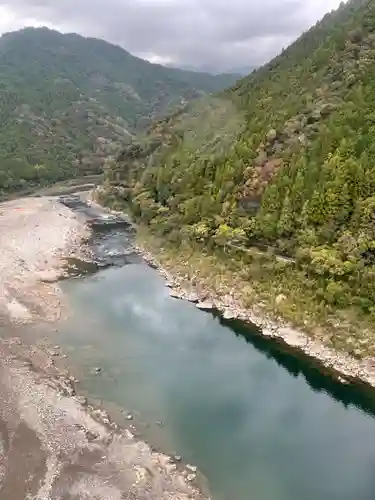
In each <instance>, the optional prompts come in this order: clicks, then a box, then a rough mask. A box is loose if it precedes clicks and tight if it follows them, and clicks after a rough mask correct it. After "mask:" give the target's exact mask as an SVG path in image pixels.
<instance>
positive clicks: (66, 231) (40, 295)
mask: <svg viewBox="0 0 375 500" xmlns="http://www.w3.org/2000/svg"><path fill="white" fill-rule="evenodd" d="M88 236H89V231H88V228H87V227H86V225H85V223H84V220H82V219H79V218H78V217H77V216H76V215H75V214H74V213H73V212H72V211H71V210H69V209H68V208H66V207H64V206H63V205H61V204H60V203H59V202H58V201H57V200H56V199H55V198H21V199H18V200H13V201H9V202H5V203H2V204H0V323H1V324H7V323H8V322H17V323H24V322H28V321H31V320H35V319H43V320H46V321H54V320H56V319H58V318H59V317H60V316H61V314H62V311H63V307H64V303H63V300H62V296H61V293H60V290H59V287H58V285H57V284H55V283H54V281H55V280H56V279H57V278H58V277H59V276H60V275H61V274H62V272H63V264H64V260H63V258H64V257H67V256H73V255H78V254H80V253H81V249H80V243H81V242H82V240H83V239H84V238H86V237H88Z"/></svg>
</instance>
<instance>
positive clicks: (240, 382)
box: [56, 227, 375, 500]
mask: <svg viewBox="0 0 375 500" xmlns="http://www.w3.org/2000/svg"><path fill="white" fill-rule="evenodd" d="M99 233H100V234H99ZM99 233H97V235H96V238H94V241H93V245H94V246H95V248H96V251H97V253H98V255H101V256H102V257H103V260H104V261H105V258H107V259H109V260H110V263H111V264H115V266H113V267H108V268H103V270H100V271H99V272H98V273H95V274H92V275H87V276H85V277H81V278H79V279H70V280H67V281H65V282H64V283H63V288H64V290H65V292H66V293H67V296H68V297H69V300H70V303H71V305H72V314H71V316H70V317H69V318H68V319H67V320H65V321H64V322H62V323H61V324H60V325H59V329H58V333H57V334H56V335H57V341H58V342H60V344H61V345H63V346H64V347H65V348H66V350H67V351H69V352H70V357H71V359H73V361H74V362H75V363H76V364H77V365H79V366H80V369H81V372H82V378H81V385H82V387H83V389H84V390H85V391H86V392H87V393H88V394H90V395H91V396H92V397H95V398H98V399H101V400H104V401H106V402H107V403H113V404H116V405H118V406H120V407H124V408H126V409H128V410H129V411H131V412H132V413H133V414H134V415H135V416H136V417H137V418H139V419H140V420H141V421H142V422H144V423H145V424H146V429H147V425H149V432H150V434H154V435H155V436H156V435H157V436H158V437H157V438H156V440H157V441H158V443H160V444H161V446H162V447H163V449H165V450H166V451H167V452H174V453H178V454H179V455H181V456H182V457H183V460H184V461H186V462H190V463H194V464H195V465H197V466H198V468H199V469H200V471H201V472H202V473H203V474H204V475H205V477H206V478H207V480H208V482H209V486H210V490H211V492H212V495H213V498H214V499H217V500H250V499H251V500H301V499H303V500H317V499H319V500H374V498H375V418H374V416H373V407H375V403H374V401H373V399H372V398H373V396H372V395H371V394H367V395H366V396H365V395H362V394H361V393H360V392H359V391H357V390H356V389H353V388H351V387H344V386H340V385H338V384H336V383H335V382H333V381H332V380H331V379H329V378H328V377H324V376H322V375H321V374H320V373H319V372H318V370H317V369H316V368H314V367H311V366H309V365H308V363H307V361H306V360H303V359H299V360H298V359H296V358H294V357H292V356H291V355H290V354H287V353H283V352H281V351H280V348H279V347H277V346H276V345H275V344H273V343H272V342H270V341H267V340H262V339H261V338H260V337H259V336H257V335H256V330H255V328H253V329H252V328H251V327H245V326H244V325H242V324H240V323H238V322H225V321H223V320H222V319H221V318H220V317H218V316H217V315H215V314H211V313H206V312H203V311H199V310H198V309H197V308H196V307H195V306H194V305H192V304H189V303H187V302H185V301H180V300H177V299H172V298H170V297H169V293H168V289H167V288H166V286H165V283H164V281H163V279H162V278H161V277H160V276H159V275H158V274H157V272H156V271H155V270H154V269H152V268H150V267H148V266H147V265H146V264H145V263H144V262H143V261H142V260H141V259H140V258H139V257H138V256H137V255H135V254H134V252H133V249H132V236H131V234H130V233H129V231H128V230H127V229H124V228H121V227H120V228H119V227H116V228H114V229H113V230H112V229H111V228H110V229H109V230H108V229H106V230H104V231H101V232H99ZM104 257H105V258H104ZM95 366H100V367H101V368H102V372H101V374H100V375H94V374H93V367H95ZM146 432H147V431H146Z"/></svg>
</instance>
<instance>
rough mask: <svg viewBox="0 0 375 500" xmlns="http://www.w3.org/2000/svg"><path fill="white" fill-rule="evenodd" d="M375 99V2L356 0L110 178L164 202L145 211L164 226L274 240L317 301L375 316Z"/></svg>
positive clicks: (182, 116)
mask: <svg viewBox="0 0 375 500" xmlns="http://www.w3.org/2000/svg"><path fill="white" fill-rule="evenodd" d="M374 103H375V1H374V0H352V1H350V2H348V3H347V4H342V5H341V6H340V7H339V9H338V10H337V11H335V12H332V13H331V14H328V15H326V16H325V17H324V18H323V20H322V21H321V22H319V23H318V24H317V25H316V26H314V27H313V28H312V29H311V30H309V31H308V32H306V33H305V34H303V35H302V36H301V37H300V38H299V39H298V40H297V41H296V42H295V43H293V44H292V45H291V46H290V47H289V48H287V49H286V50H284V51H283V52H282V53H281V54H280V55H279V56H278V57H276V58H275V59H274V60H273V61H271V62H270V63H269V64H267V65H266V66H264V67H263V68H261V69H259V70H258V71H255V72H253V73H252V74H251V75H250V76H249V77H246V78H244V79H242V80H240V81H239V82H238V83H237V84H236V85H235V86H234V87H232V88H230V89H228V90H226V91H225V92H222V93H221V94H217V95H216V96H215V97H212V98H209V99H207V98H205V99H201V100H198V101H196V102H194V103H192V104H190V105H188V106H186V107H185V108H184V109H183V110H180V111H179V112H176V113H174V114H172V115H170V116H169V117H167V118H166V119H164V120H162V121H159V122H157V123H156V124H155V125H154V126H153V127H152V129H151V130H150V132H149V133H148V135H147V136H146V137H145V138H144V140H143V141H141V142H140V143H139V149H140V153H139V154H138V156H137V157H136V158H131V159H129V158H127V159H125V160H124V159H123V158H120V159H119V161H118V162H117V163H116V167H114V168H113V169H112V171H108V172H107V179H109V180H112V181H113V180H114V177H113V172H114V171H116V175H117V176H118V177H119V178H120V179H124V178H126V179H127V180H129V179H130V186H131V189H132V193H133V195H134V196H135V197H136V198H139V197H146V198H147V200H148V204H149V205H151V206H152V208H153V210H152V214H151V212H150V208H149V207H146V210H145V211H144V210H143V208H142V206H141V205H140V204H139V203H138V204H137V210H136V214H137V216H138V217H139V218H140V220H146V221H147V222H150V225H151V227H152V228H153V231H156V232H159V233H162V234H163V235H164V236H165V235H168V234H173V240H174V241H180V240H189V241H193V240H196V241H198V242H199V243H202V242H204V243H205V244H206V245H207V244H210V245H212V244H215V245H216V246H218V247H219V246H220V247H227V246H228V245H234V246H236V245H239V246H242V247H249V248H250V247H254V246H260V247H268V248H269V247H272V248H273V250H274V252H275V253H276V254H280V253H281V254H283V253H284V254H286V256H288V257H290V258H292V259H293V260H294V262H295V270H296V273H299V274H298V276H303V280H306V281H304V283H308V284H309V285H308V286H309V287H311V290H312V291H311V294H312V295H313V296H315V297H316V301H317V304H318V305H319V307H324V304H325V305H327V306H334V307H336V308H354V309H356V311H357V312H358V313H359V314H362V313H365V314H373V313H374V311H375V309H374V307H375V292H374V290H375V288H374V285H375V111H374ZM150 142H152V143H153V144H154V147H153V149H152V150H151V149H150V147H149V146H148V145H149V144H150ZM125 151H126V150H125ZM161 207H163V209H162V210H160V209H161ZM150 217H151V219H150ZM177 233H178V234H179V236H178V237H176V234H177ZM295 276H297V274H295ZM259 279H262V277H259Z"/></svg>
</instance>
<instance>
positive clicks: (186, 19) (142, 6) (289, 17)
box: [0, 0, 340, 70]
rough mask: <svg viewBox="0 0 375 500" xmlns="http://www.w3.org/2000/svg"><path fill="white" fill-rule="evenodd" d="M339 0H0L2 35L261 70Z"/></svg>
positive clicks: (195, 63)
mask: <svg viewBox="0 0 375 500" xmlns="http://www.w3.org/2000/svg"><path fill="white" fill-rule="evenodd" d="M339 4H340V0H5V1H4V0H0V33H4V32H6V31H13V30H16V29H19V28H22V27H24V26H40V25H44V26H49V27H51V28H56V29H59V30H60V31H64V32H67V31H75V32H77V33H80V34H82V35H89V36H95V37H99V38H104V39H105V40H108V41H110V42H113V43H117V44H119V45H121V46H122V47H124V48H125V49H127V50H128V51H130V52H131V53H133V54H135V55H138V56H140V57H143V58H146V59H149V60H152V61H155V62H161V63H175V64H177V65H178V64H181V65H190V66H196V67H200V66H202V65H210V66H212V67H215V68H218V69H220V70H229V69H231V68H234V67H238V66H252V65H259V64H261V63H263V62H265V61H266V60H268V59H270V58H271V57H272V56H273V55H275V54H276V53H278V52H279V51H280V50H281V49H282V48H283V47H285V46H287V45H288V44H289V43H290V42H291V41H292V40H293V39H295V38H296V37H297V36H298V35H299V34H300V33H301V32H302V31H304V30H305V29H306V28H308V27H309V26H311V25H312V24H314V23H315V22H316V21H317V20H318V19H319V18H321V17H322V16H323V15H324V14H325V13H326V12H328V11H330V10H332V9H333V8H336V7H337V6H338V5H339Z"/></svg>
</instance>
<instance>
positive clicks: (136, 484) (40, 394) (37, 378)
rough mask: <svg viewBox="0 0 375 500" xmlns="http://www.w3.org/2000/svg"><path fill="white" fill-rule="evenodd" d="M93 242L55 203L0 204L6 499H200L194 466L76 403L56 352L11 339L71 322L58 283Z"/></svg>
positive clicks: (0, 485) (0, 457) (1, 485)
mask: <svg viewBox="0 0 375 500" xmlns="http://www.w3.org/2000/svg"><path fill="white" fill-rule="evenodd" d="M89 235H90V231H89V228H88V227H87V226H86V224H85V220H84V218H80V217H79V216H77V215H76V214H75V213H74V212H72V211H71V210H69V209H68V208H66V207H64V206H63V205H61V204H60V203H59V202H58V201H57V200H56V199H55V198H25V199H19V200H14V201H11V202H6V203H3V204H1V205H0V321H1V323H0V499H1V500H3V499H4V500H5V499H6V500H25V499H26V498H27V499H33V500H52V499H53V500H59V499H61V500H63V499H64V500H78V499H80V500H81V499H94V498H95V499H97V500H125V499H129V500H130V499H132V500H167V499H168V500H188V499H190V500H192V499H197V500H203V498H207V497H204V496H203V495H202V494H201V493H200V492H199V491H198V490H197V488H196V487H195V486H194V484H195V482H196V477H197V474H196V473H195V472H194V473H192V469H193V466H186V467H185V466H184V465H183V464H182V462H180V459H179V458H178V459H177V458H176V460H173V459H171V458H170V457H168V456H166V455H163V454H162V453H157V452H155V451H153V450H152V449H151V448H150V447H149V446H148V445H147V444H146V443H145V442H143V441H141V440H139V439H136V438H135V437H134V435H133V434H132V433H131V431H130V430H129V429H121V428H119V427H118V426H117V425H116V423H115V422H113V421H111V418H110V416H109V415H108V414H107V412H106V411H104V410H101V409H98V408H95V407H93V406H91V405H90V404H88V402H87V400H86V399H85V398H84V397H83V396H80V395H79V394H77V392H76V391H77V387H76V383H77V381H76V380H75V379H74V377H71V376H69V374H68V373H67V372H66V371H65V370H64V369H62V368H59V367H58V365H57V359H58V358H59V356H60V353H59V347H58V346H55V347H54V348H53V349H51V348H42V347H41V346H36V345H26V343H24V342H23V340H22V338H20V337H14V336H12V332H13V331H17V332H22V331H23V330H24V329H25V328H26V329H27V328H28V325H30V327H31V325H33V327H35V325H37V324H38V321H43V322H44V326H45V325H46V324H48V322H50V323H53V322H54V321H56V320H57V319H58V318H60V317H61V315H62V314H67V313H68V311H69V308H68V304H66V302H65V297H64V296H63V294H62V291H61V290H60V288H59V286H58V282H56V280H57V279H58V278H59V277H61V276H63V275H64V274H65V272H66V271H65V258H66V257H68V256H70V257H71V256H77V257H85V255H86V252H87V249H86V250H85V249H84V246H83V247H82V244H83V243H84V241H85V239H86V238H87V237H88V236H89ZM51 334H52V329H51ZM52 344H53V342H52ZM194 470H195V468H194Z"/></svg>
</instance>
